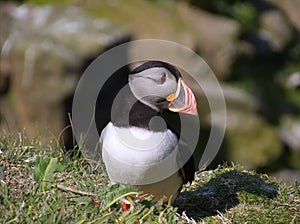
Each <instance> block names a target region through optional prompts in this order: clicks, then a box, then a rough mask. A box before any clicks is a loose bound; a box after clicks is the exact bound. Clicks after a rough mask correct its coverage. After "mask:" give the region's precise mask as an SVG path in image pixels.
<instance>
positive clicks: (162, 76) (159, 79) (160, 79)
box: [156, 72, 167, 84]
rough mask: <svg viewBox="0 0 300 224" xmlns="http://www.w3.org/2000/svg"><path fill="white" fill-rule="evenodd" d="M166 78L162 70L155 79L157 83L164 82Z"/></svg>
mask: <svg viewBox="0 0 300 224" xmlns="http://www.w3.org/2000/svg"><path fill="white" fill-rule="evenodd" d="M166 80H167V74H166V73H165V72H163V73H162V74H161V75H160V77H159V78H158V79H156V82H157V83H159V84H164V83H165V82H166Z"/></svg>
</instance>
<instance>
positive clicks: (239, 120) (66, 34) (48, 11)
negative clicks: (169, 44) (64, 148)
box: [0, 0, 300, 184]
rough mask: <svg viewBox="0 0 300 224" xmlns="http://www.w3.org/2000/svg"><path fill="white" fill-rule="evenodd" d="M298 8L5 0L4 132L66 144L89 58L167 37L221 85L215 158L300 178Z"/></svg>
mask: <svg viewBox="0 0 300 224" xmlns="http://www.w3.org/2000/svg"><path fill="white" fill-rule="evenodd" d="M299 11H300V0H293V1H292V0H251V1H250V0H248V1H246V0H224V1H217V0H211V1H204V0H203V1H202V0H200V1H199V0H176V1H175V0H174V1H171V0H139V1H137V0H136V1H133V0H122V1H121V0H100V1H96V0H63V1H43V0H30V1H0V47H1V48H0V49H1V58H0V66H1V67H0V134H1V135H10V134H14V133H18V132H19V131H24V130H25V131H26V134H27V135H28V136H30V137H35V136H39V135H42V136H43V137H44V138H53V137H54V138H55V139H60V138H62V136H67V137H65V140H64V142H65V144H66V145H70V144H71V143H70V142H71V141H72V139H70V134H71V133H72V131H71V128H70V127H68V124H69V117H68V113H69V112H70V111H71V109H70V108H71V106H72V97H73V94H74V90H75V88H76V84H77V82H78V80H79V78H80V76H81V75H82V73H83V71H84V70H85V68H86V67H87V66H88V65H89V63H90V62H91V61H92V60H93V59H94V58H96V57H97V56H98V55H99V54H101V53H102V52H104V51H105V50H107V49H109V48H111V47H113V46H115V45H118V44H120V43H124V42H127V41H130V40H135V39H141V38H158V39H165V40H170V41H174V42H177V43H179V44H182V45H185V46H186V47H188V48H190V49H193V50H194V51H195V52H197V53H198V54H199V55H200V56H201V57H203V59H204V60H205V61H206V62H207V63H208V65H209V66H210V67H211V69H212V70H213V71H214V73H215V74H216V76H217V78H218V79H219V81H220V83H221V85H222V87H223V91H224V95H225V99H226V105H227V113H228V118H227V129H226V134H225V139H224V143H223V145H222V148H221V150H220V151H219V154H218V156H217V158H216V160H215V161H214V164H218V163H220V162H222V161H228V162H231V161H232V162H234V163H237V164H241V165H243V166H245V167H246V168H250V169H256V170H257V171H258V172H267V173H269V174H271V175H274V176H277V177H278V178H279V179H280V180H282V181H286V182H288V183H294V182H295V181H294V180H295V179H296V180H298V182H297V183H298V184H299V182H300V113H299V112H300V35H299V33H300V14H299ZM212 91H213V90H212ZM196 94H200V93H196ZM200 104H201V103H200ZM202 107H203V106H201V105H200V110H201V109H202ZM203 108H204V107H203ZM203 111H204V112H203ZM201 113H202V115H201V114H200V116H204V117H205V116H206V115H205V109H203V110H201ZM207 125H208V126H209V124H207ZM212 166H213V165H212Z"/></svg>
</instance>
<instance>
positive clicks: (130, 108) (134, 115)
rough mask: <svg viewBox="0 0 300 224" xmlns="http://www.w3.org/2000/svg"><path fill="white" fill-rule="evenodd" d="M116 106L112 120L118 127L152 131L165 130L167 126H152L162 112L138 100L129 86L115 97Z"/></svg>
mask: <svg viewBox="0 0 300 224" xmlns="http://www.w3.org/2000/svg"><path fill="white" fill-rule="evenodd" d="M115 105H116V107H115V108H113V110H112V116H111V120H112V123H113V124H114V126H117V127H125V128H126V127H127V128H128V127H139V128H144V129H147V130H152V131H164V130H165V129H166V128H165V127H161V128H160V127H158V128H156V127H154V129H153V128H150V127H149V124H151V122H150V121H151V119H152V118H153V117H157V116H159V117H162V116H161V113H160V112H159V111H157V110H155V109H153V108H151V107H150V106H148V105H146V104H144V103H143V102H141V101H139V100H137V99H136V98H135V96H134V95H133V94H132V92H131V90H130V89H129V88H127V89H126V90H125V91H124V92H123V93H122V94H121V96H120V97H118V96H117V98H116V99H115ZM150 126H151V125H150Z"/></svg>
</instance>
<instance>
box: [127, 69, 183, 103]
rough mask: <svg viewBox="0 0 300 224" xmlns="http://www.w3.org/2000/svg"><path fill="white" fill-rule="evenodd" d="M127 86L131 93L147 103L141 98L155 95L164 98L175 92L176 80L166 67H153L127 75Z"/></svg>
mask: <svg viewBox="0 0 300 224" xmlns="http://www.w3.org/2000/svg"><path fill="white" fill-rule="evenodd" d="M129 86H130V89H131V91H132V93H133V95H134V96H135V97H136V98H137V99H139V100H140V101H142V102H143V103H146V104H147V105H148V104H149V102H146V101H145V100H144V99H143V98H145V97H149V96H150V97H151V96H155V97H160V98H164V99H166V98H167V96H168V95H169V94H171V93H175V92H176V89H177V80H176V78H175V76H174V75H173V74H172V73H171V72H170V71H169V70H168V69H166V68H163V67H154V68H149V69H146V70H144V71H142V72H140V73H135V74H132V75H129ZM150 106H152V107H153V105H150Z"/></svg>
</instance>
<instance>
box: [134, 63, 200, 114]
mask: <svg viewBox="0 0 300 224" xmlns="http://www.w3.org/2000/svg"><path fill="white" fill-rule="evenodd" d="M129 86H130V89H131V91H132V93H133V95H134V96H135V97H136V98H137V99H138V100H140V101H141V102H143V103H144V104H146V105H148V106H149V107H151V108H153V109H155V110H157V111H160V110H164V109H169V110H170V111H173V112H181V113H186V114H192V115H197V103H196V99H195V96H194V94H193V92H192V90H191V89H190V88H189V87H188V86H187V84H185V82H184V81H183V79H182V76H181V73H180V72H179V70H178V69H177V68H176V67H175V66H173V65H170V64H168V63H166V62H162V61H148V62H146V63H144V64H142V65H140V66H139V67H137V68H135V69H134V70H133V71H132V72H131V73H130V75H129Z"/></svg>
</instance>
